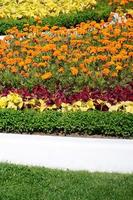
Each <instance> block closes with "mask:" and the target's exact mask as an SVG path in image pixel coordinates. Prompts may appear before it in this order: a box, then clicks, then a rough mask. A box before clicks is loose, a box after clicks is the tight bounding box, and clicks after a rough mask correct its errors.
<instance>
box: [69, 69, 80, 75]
mask: <svg viewBox="0 0 133 200" xmlns="http://www.w3.org/2000/svg"><path fill="white" fill-rule="evenodd" d="M70 70H71V73H72V75H73V76H77V74H78V69H77V68H76V67H71V68H70Z"/></svg>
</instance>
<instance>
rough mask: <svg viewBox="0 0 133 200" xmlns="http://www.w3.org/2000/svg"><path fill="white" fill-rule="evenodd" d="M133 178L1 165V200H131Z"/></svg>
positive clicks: (121, 175) (128, 175)
mask: <svg viewBox="0 0 133 200" xmlns="http://www.w3.org/2000/svg"><path fill="white" fill-rule="evenodd" d="M132 199H133V174H111V173H110V174H108V173H88V172H72V171H59V170H50V169H45V168H38V167H24V166H17V165H11V164H0V200H132Z"/></svg>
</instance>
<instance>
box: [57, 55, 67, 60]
mask: <svg viewBox="0 0 133 200" xmlns="http://www.w3.org/2000/svg"><path fill="white" fill-rule="evenodd" d="M57 58H58V60H65V56H63V55H62V56H57Z"/></svg>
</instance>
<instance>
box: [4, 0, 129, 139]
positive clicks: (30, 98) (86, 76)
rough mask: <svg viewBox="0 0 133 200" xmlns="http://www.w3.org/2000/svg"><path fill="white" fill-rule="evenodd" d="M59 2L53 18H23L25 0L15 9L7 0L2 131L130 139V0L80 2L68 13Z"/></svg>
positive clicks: (25, 16)
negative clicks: (114, 15) (93, 135)
mask: <svg viewBox="0 0 133 200" xmlns="http://www.w3.org/2000/svg"><path fill="white" fill-rule="evenodd" d="M58 3H61V1H59V2H58ZM58 3H57V5H55V4H50V5H53V10H54V9H55V10H54V11H53V13H54V15H55V16H53V13H52V11H51V10H49V9H46V8H45V9H46V10H47V12H48V13H46V15H45V16H43V13H45V12H44V10H42V11H43V12H42V11H40V15H39V17H36V16H35V13H34V12H33V13H28V12H27V14H28V16H27V15H26V14H23V16H20V12H21V13H23V10H22V7H23V6H26V5H27V4H24V2H23V1H22V2H18V3H15V1H14V2H13V5H14V6H17V5H18V4H19V7H18V8H19V9H18V11H17V12H16V13H14V12H13V10H12V9H11V7H12V2H11V3H9V4H6V3H4V1H3V4H2V5H3V7H2V10H1V12H0V16H1V17H2V19H1V22H0V23H1V24H4V26H3V25H2V26H1V29H0V32H1V33H2V34H5V33H6V34H8V35H7V36H5V37H4V39H3V40H0V131H1V132H20V133H22V132H29V133H33V132H43V133H46V134H48V133H50V134H53V133H57V132H59V133H62V134H63V135H65V134H71V133H73V134H74V133H78V134H79V135H81V134H83V135H84V134H86V135H92V134H101V135H105V136H106V135H108V136H110V135H111V136H118V137H129V136H131V137H132V136H133V127H132V123H133V65H132V58H133V53H132V50H133V46H132V45H131V41H132V25H133V19H132V15H131V10H130V8H131V3H132V2H131V1H120V2H119V1H118V2H116V4H114V3H113V2H112V1H105V2H104V3H102V2H101V1H97V3H96V2H95V1H84V4H83V5H82V6H81V4H80V1H78V3H79V4H77V7H75V6H76V4H75V3H77V1H75V3H74V5H73V4H72V5H71V7H70V10H67V9H64V11H63V9H62V12H61V11H60V10H58V9H57V7H58ZM67 3H68V2H67V1H66V4H65V6H67ZM117 3H118V4H117ZM68 4H69V3H68ZM38 5H41V4H38ZM50 5H47V6H48V7H50V8H51V6H50ZM118 5H121V9H120V8H119V9H118V7H117V6H118ZM56 6H57V7H56ZM62 6H64V5H63V4H62ZM86 6H88V7H87V10H86V9H85V8H84V7H86ZM7 7H8V12H7V10H6V8H7ZM27 8H28V7H27ZM74 8H75V9H74ZM24 9H25V7H24ZM116 10H117V11H118V12H119V15H118V19H116V18H114V17H113V14H111V15H110V14H109V13H110V12H111V11H113V12H115V11H116ZM122 11H123V12H126V14H124V13H123V14H121V12H122ZM6 12H7V13H6ZM36 13H37V10H36ZM38 14H39V13H38ZM5 15H6V16H8V18H5ZM29 15H30V16H29ZM51 15H52V16H51ZM95 15H96V16H95ZM100 15H101V17H100V20H98V18H99V16H100ZM63 16H64V17H63ZM68 16H69V17H68ZM72 16H73V18H72ZM79 16H80V17H79ZM109 16H110V17H109ZM119 16H121V17H119ZM108 17H109V19H108ZM72 19H73V21H72ZM107 19H108V20H107ZM61 20H62V21H61ZM63 20H64V21H63ZM88 20H89V21H88ZM94 20H96V21H97V22H96V21H94ZM5 22H7V23H5ZM8 22H9V23H8ZM10 22H11V23H10ZM67 22H68V26H66V27H65V25H66V24H67ZM25 23H26V24H25ZM77 23H79V24H77ZM12 24H14V26H15V27H13V25H12ZM71 26H74V27H71ZM10 27H12V28H11V29H9V30H7V29H8V28H10Z"/></svg>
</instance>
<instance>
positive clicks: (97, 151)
mask: <svg viewBox="0 0 133 200" xmlns="http://www.w3.org/2000/svg"><path fill="white" fill-rule="evenodd" d="M0 162H11V163H15V164H23V165H33V166H44V167H48V168H57V169H64V170H66V169H69V170H87V171H92V172H93V171H98V172H120V173H133V140H124V139H95V138H74V137H59V136H39V135H19V134H2V133H0Z"/></svg>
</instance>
